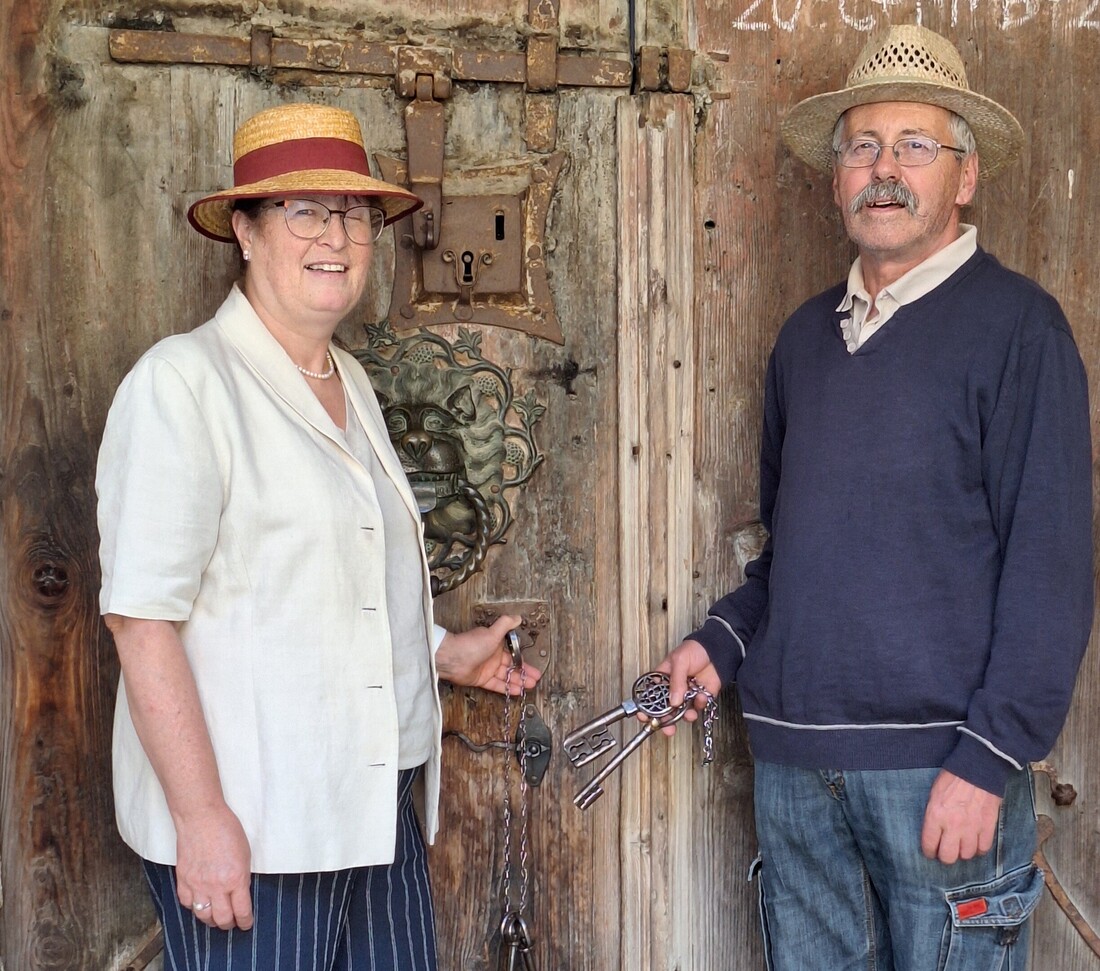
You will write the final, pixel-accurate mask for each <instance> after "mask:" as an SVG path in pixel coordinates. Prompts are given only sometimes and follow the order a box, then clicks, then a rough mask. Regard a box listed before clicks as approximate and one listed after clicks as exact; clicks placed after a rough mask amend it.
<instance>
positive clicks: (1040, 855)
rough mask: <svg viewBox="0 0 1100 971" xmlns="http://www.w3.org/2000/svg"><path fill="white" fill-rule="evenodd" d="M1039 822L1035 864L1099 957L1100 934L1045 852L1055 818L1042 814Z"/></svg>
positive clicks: (1055, 900) (1051, 893)
mask: <svg viewBox="0 0 1100 971" xmlns="http://www.w3.org/2000/svg"><path fill="white" fill-rule="evenodd" d="M1038 823H1039V849H1037V850H1036V851H1035V856H1034V857H1033V858H1032V859H1033V860H1034V863H1035V865H1036V866H1037V867H1038V868H1039V869H1040V870H1042V871H1043V882H1044V883H1046V885H1047V890H1049V891H1050V895H1051V896H1052V897H1053V898H1054V902H1055V903H1056V904H1057V905H1058V906H1059V907H1060V908H1061V909H1062V913H1063V914H1065V915H1066V917H1067V918H1068V919H1069V922H1070V924H1071V925H1072V926H1073V929H1074V930H1075V931H1077V933H1078V934H1079V935H1080V936H1081V940H1083V941H1084V942H1085V943H1086V944H1087V945H1088V946H1089V950H1091V951H1092V953H1093V954H1095V955H1096V956H1097V957H1100V935H1097V933H1096V931H1094V930H1093V929H1092V926H1091V925H1090V924H1089V922H1088V920H1087V919H1086V918H1085V915H1084V914H1082V913H1081V911H1079V910H1078V909H1077V906H1076V905H1075V904H1074V902H1073V901H1072V900H1070V899H1069V894H1068V893H1067V892H1066V888H1065V887H1063V886H1062V882H1061V881H1060V880H1059V879H1058V877H1057V875H1056V874H1055V873H1054V870H1053V869H1052V868H1051V865H1050V861H1049V860H1048V859H1047V857H1046V853H1044V852H1043V844H1044V843H1045V842H1046V841H1047V840H1048V839H1050V837H1051V836H1053V835H1054V820H1052V819H1051V818H1050V817H1049V816H1044V815H1042V814H1040V816H1039V819H1038Z"/></svg>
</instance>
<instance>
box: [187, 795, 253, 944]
mask: <svg viewBox="0 0 1100 971" xmlns="http://www.w3.org/2000/svg"><path fill="white" fill-rule="evenodd" d="M251 862H252V852H251V849H250V848H249V845H248V837H246V836H245V833H244V829H243V828H242V827H241V824H240V820H238V819H237V817H236V816H235V815H234V814H233V812H232V810H230V808H229V807H228V806H226V805H225V804H224V803H223V804H222V806H221V807H219V808H215V809H209V810H207V811H205V812H203V813H201V814H200V815H199V816H198V817H197V818H195V819H193V820H180V819H177V820H176V895H177V896H178V897H179V900H180V903H181V904H182V905H183V906H184V907H186V908H187V909H189V910H190V911H191V912H192V913H193V914H194V915H195V917H196V918H197V919H198V920H201V921H202V922H203V923H204V924H207V925H209V926H211V927H220V928H221V929H222V930H230V929H231V928H233V927H239V928H240V929H241V930H243V931H246V930H248V929H249V928H250V927H251V926H252V897H251V895H250V892H249V884H250V880H251V872H250V871H251Z"/></svg>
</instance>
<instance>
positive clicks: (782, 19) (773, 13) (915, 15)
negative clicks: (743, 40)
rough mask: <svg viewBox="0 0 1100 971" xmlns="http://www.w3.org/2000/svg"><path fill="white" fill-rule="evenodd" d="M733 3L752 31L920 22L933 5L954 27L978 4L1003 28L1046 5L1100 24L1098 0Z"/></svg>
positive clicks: (1074, 21) (1083, 22)
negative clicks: (988, 10)
mask: <svg viewBox="0 0 1100 971" xmlns="http://www.w3.org/2000/svg"><path fill="white" fill-rule="evenodd" d="M733 6H734V16H733V20H732V26H733V28H734V29H735V30H750V31H758V30H785V31H788V32H793V31H794V30H796V29H798V28H800V27H801V28H807V27H815V26H822V25H825V24H830V25H834V26H835V25H836V23H837V22H839V23H840V24H843V25H844V26H847V27H849V28H851V29H852V30H856V31H859V32H861V33H867V32H870V31H873V30H877V29H878V28H880V27H885V26H886V25H887V24H890V23H903V22H905V23H917V24H921V23H924V20H925V15H926V13H930V12H933V11H934V12H935V13H936V20H937V26H938V27H941V28H942V24H943V21H942V15H943V14H947V15H948V17H949V18H950V26H951V27H958V26H959V24H960V22H961V21H962V20H963V18H966V19H967V20H970V19H973V16H974V15H975V14H976V13H977V12H978V11H979V10H980V9H981V8H982V7H985V8H987V9H991V10H992V11H993V12H994V16H995V22H996V23H997V24H998V26H1000V27H1001V28H1002V29H1004V30H1014V29H1017V28H1019V27H1023V26H1024V25H1026V24H1028V23H1030V22H1031V21H1033V20H1035V19H1036V18H1037V17H1038V16H1039V15H1040V13H1041V11H1042V9H1043V7H1044V6H1047V7H1049V8H1050V9H1051V15H1052V16H1057V17H1058V18H1059V19H1062V18H1065V19H1066V22H1067V24H1068V26H1069V27H1070V28H1073V29H1078V30H1100V0H1071V2H1069V3H1064V2H1061V0H1057V2H1052V0H916V2H915V3H914V2H913V0H816V2H815V0H736V3H735V4H734V5H733ZM811 7H812V8H813V13H812V15H811V13H810V10H811ZM834 10H835V17H834V16H833V11H834ZM737 11H740V12H739V13H738V12H737Z"/></svg>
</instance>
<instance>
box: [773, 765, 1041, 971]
mask: <svg viewBox="0 0 1100 971" xmlns="http://www.w3.org/2000/svg"><path fill="white" fill-rule="evenodd" d="M938 773H939V770H938V769H904V770H893V771H874V772H870V771H868V772H849V771H836V770H825V771H814V770H808V769H796V768H790V767H787V766H780V765H773V764H768V763H761V762H758V763H757V764H756V831H757V837H758V839H759V841H760V860H759V878H760V907H761V920H762V924H763V930H764V948H765V953H766V955H767V959H768V968H769V969H770V971H1024V969H1025V967H1026V963H1027V950H1028V923H1029V922H1028V917H1029V916H1030V914H1031V912H1032V910H1034V908H1035V905H1036V904H1037V903H1038V901H1039V897H1040V896H1041V895H1042V891H1043V877H1042V873H1041V871H1039V870H1038V868H1037V867H1035V865H1034V864H1033V863H1032V861H1031V857H1032V854H1033V853H1034V852H1035V846H1036V827H1035V804H1034V801H1033V798H1032V791H1031V773H1030V772H1029V771H1027V770H1025V771H1023V772H1019V773H1016V774H1015V775H1014V776H1013V778H1011V779H1010V780H1009V783H1008V788H1007V790H1006V792H1005V799H1004V802H1003V804H1002V806H1001V813H1000V818H999V821H998V826H997V833H996V836H995V837H994V842H993V848H992V849H991V850H990V851H989V853H987V854H985V855H984V856H979V857H975V858H974V859H972V860H960V861H959V862H957V863H954V864H952V865H951V866H945V865H944V864H942V863H940V862H939V861H937V860H929V859H927V858H926V857H925V856H924V855H923V854H922V853H921V849H920V832H921V825H922V823H923V820H924V809H925V805H926V803H927V800H928V793H929V791H930V790H931V788H932V782H933V780H934V779H935V778H936V775H937V774H938Z"/></svg>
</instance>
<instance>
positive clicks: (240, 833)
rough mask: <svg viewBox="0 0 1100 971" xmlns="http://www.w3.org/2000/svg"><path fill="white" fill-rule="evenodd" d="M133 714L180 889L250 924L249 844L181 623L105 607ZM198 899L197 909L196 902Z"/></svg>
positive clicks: (207, 911) (227, 922)
mask: <svg viewBox="0 0 1100 971" xmlns="http://www.w3.org/2000/svg"><path fill="white" fill-rule="evenodd" d="M104 619H105V621H106V623H107V627H108V628H109V629H110V631H111V634H112V635H113V636H114V639H115V647H116V648H117V649H118V656H119V661H120V662H121V664H122V676H123V679H124V680H125V682H126V696H127V701H128V702H129V706H130V716H131V718H132V719H133V722H134V728H135V730H136V731H137V734H138V738H139V739H140V740H141V744H142V747H143V748H144V749H145V753H146V754H147V755H148V756H149V761H150V762H151V763H152V766H153V769H154V770H155V771H156V774H157V778H158V779H159V780H160V784H161V788H162V789H163V790H164V797H165V801H166V802H167V803H168V809H169V811H170V812H171V814H172V822H173V823H174V824H175V827H176V854H177V856H176V893H177V895H178V896H179V900H180V903H181V904H182V905H183V906H184V907H187V908H190V910H191V912H192V913H193V914H194V915H195V916H196V917H197V918H198V919H199V920H201V921H202V922H203V923H204V924H208V925H209V926H211V927H221V928H224V929H228V928H230V927H234V926H236V927H240V928H241V929H242V930H248V928H250V927H251V926H252V900H251V898H250V896H249V883H250V880H251V875H250V873H249V868H250V865H251V859H252V851H251V848H250V847H249V844H248V837H247V836H245V832H244V828H243V827H242V826H241V823H240V820H238V819H237V817H236V816H235V815H234V814H233V811H232V810H231V809H230V808H229V806H228V805H227V804H226V802H225V797H224V794H223V792H222V787H221V779H220V776H219V774H218V765H217V760H216V759H215V757H214V748H213V745H212V744H211V741H210V735H209V733H208V731H207V729H206V719H205V717H204V714H203V709H202V704H201V702H200V700H199V693H198V688H197V687H196V685H195V678H194V675H193V674H192V672H191V665H190V664H189V663H188V660H187V652H186V651H185V650H184V647H183V643H182V642H181V641H180V637H179V632H178V630H177V629H176V625H175V624H174V623H172V622H170V621H166V620H146V619H142V618H136V617H123V616H120V615H118V614H108V615H107V616H106V617H105V618H104ZM196 905H197V906H198V909H197V910H196V909H195V908H196Z"/></svg>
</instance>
